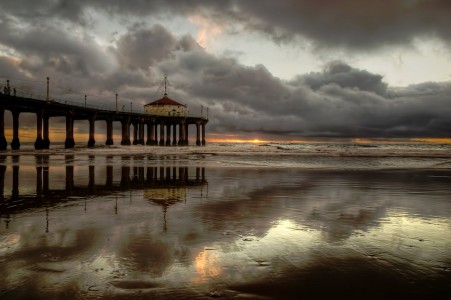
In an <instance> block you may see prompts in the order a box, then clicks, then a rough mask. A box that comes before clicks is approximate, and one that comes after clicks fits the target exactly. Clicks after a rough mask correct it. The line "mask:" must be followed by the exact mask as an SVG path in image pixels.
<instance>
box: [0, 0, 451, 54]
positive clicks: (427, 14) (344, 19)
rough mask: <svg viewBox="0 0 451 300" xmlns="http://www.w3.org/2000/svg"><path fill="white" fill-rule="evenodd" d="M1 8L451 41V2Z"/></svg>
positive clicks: (324, 37)
mask: <svg viewBox="0 0 451 300" xmlns="http://www.w3.org/2000/svg"><path fill="white" fill-rule="evenodd" d="M2 6H3V7H2V8H3V10H4V11H5V13H9V14H13V15H16V16H19V17H23V18H32V19H45V18H48V16H53V17H54V18H57V19H63V20H70V21H72V22H76V23H79V24H86V25H88V26H89V24H92V23H93V22H95V19H93V18H91V17H90V15H89V13H87V11H89V10H90V9H93V10H97V11H99V12H103V13H108V14H110V15H114V16H119V17H123V18H125V19H128V18H133V17H147V16H150V15H153V16H156V15H161V14H163V15H166V16H174V15H183V16H188V15H192V14H202V15H204V16H206V17H208V18H209V19H210V20H211V21H213V22H218V23H220V24H221V25H228V26H229V27H230V30H234V29H232V28H235V25H241V26H242V27H243V28H245V29H247V30H256V31H260V32H263V33H265V34H268V35H270V36H271V37H272V38H273V39H274V40H276V41H279V42H290V41H292V40H293V38H295V37H297V36H303V37H307V38H309V39H311V40H312V41H314V42H315V44H316V45H318V46H321V47H322V46H326V47H345V48H350V49H360V50H371V49H377V48H380V47H384V46H390V45H402V44H410V43H411V42H412V41H413V40H414V39H415V38H416V37H421V36H428V37H430V36H435V37H438V38H441V39H443V40H444V41H445V42H447V43H449V42H450V38H451V33H450V31H449V30H448V28H449V27H450V26H451V2H450V1H447V0H382V1H361V0H343V1H332V0H330V1H328V0H323V1H310V0H296V1H295V0H281V1H272V0H260V1H258V5H257V4H256V2H255V1H238V0H223V1H201V0H173V1H163V0H155V1H141V0H129V1H99V0H90V1H88V0H81V1H65V0H59V1H58V0H57V1H55V0H33V1H31V0H22V1H17V0H15V1H6V2H5V3H4V4H2ZM25 8H26V9H25Z"/></svg>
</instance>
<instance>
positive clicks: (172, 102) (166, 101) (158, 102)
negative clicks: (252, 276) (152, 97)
mask: <svg viewBox="0 0 451 300" xmlns="http://www.w3.org/2000/svg"><path fill="white" fill-rule="evenodd" d="M147 105H179V106H185V105H183V104H180V103H178V102H177V101H175V100H172V99H169V98H168V96H166V95H165V96H163V98H161V99H159V100H156V101H154V102H151V103H149V104H147ZM147 105H146V106H147Z"/></svg>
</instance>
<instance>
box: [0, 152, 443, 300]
mask: <svg viewBox="0 0 451 300" xmlns="http://www.w3.org/2000/svg"><path fill="white" fill-rule="evenodd" d="M52 160H53V161H54V158H53V157H36V163H35V164H34V165H32V166H31V167H30V166H26V165H25V166H23V165H20V159H19V161H18V160H17V159H11V160H10V161H8V162H7V163H5V164H1V163H0V188H1V192H2V193H1V194H0V195H1V196H2V198H1V200H2V202H1V207H0V209H1V211H0V217H1V220H2V222H3V223H4V224H5V226H1V227H0V239H1V244H0V245H1V246H0V298H2V299H17V298H27V299H43V298H46V299H48V298H54V299H57V298H58V299H59V298H78V299H90V298H103V299H130V298H151V299H187V298H188V299H189V298H196V299H199V298H201V299H202V298H204V299H208V298H211V297H218V296H220V297H221V298H224V299H235V298H251V299H268V298H269V299H299V298H307V299H311V298H314V299H315V298H347V299H361V298H366V299H371V298H373V299H374V298H376V299H380V298H394V297H395V298H407V297H410V298H415V297H423V298H424V297H429V298H434V299H437V298H447V296H450V295H451V291H450V289H451V282H450V280H449V272H450V271H451V255H450V254H449V251H448V249H449V247H451V241H450V239H449V236H450V232H451V229H450V228H451V224H450V221H449V220H450V208H451V203H449V194H450V185H449V178H451V177H450V171H437V170H436V171H428V170H419V171H416V172H403V171H358V172H340V171H328V172H325V171H320V172H317V171H305V170H295V169H274V170H269V169H265V170H259V169H251V168H242V169H234V168H222V169H221V168H207V169H205V168H203V167H189V168H187V167H184V166H179V165H177V163H174V164H173V165H170V164H165V165H157V166H154V165H152V166H149V165H146V163H145V160H144V159H142V158H137V157H121V158H113V157H112V158H107V159H106V160H101V159H100V158H98V157H88V158H87V159H86V160H84V161H86V162H87V163H86V164H85V165H83V164H80V163H78V162H80V158H78V157H76V156H75V157H74V156H67V157H64V161H63V162H62V163H55V162H53V164H52ZM207 175H208V183H207ZM23 183H27V184H23ZM24 286H26V287H27V288H26V289H24V288H23V287H24Z"/></svg>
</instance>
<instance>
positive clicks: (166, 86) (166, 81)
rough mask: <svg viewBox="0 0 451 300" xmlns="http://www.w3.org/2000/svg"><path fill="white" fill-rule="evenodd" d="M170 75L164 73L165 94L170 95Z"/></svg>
mask: <svg viewBox="0 0 451 300" xmlns="http://www.w3.org/2000/svg"><path fill="white" fill-rule="evenodd" d="M167 88H168V75H166V74H164V96H165V97H167V96H168V90H167Z"/></svg>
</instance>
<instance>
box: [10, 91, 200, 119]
mask: <svg viewBox="0 0 451 300" xmlns="http://www.w3.org/2000/svg"><path fill="white" fill-rule="evenodd" d="M16 96H17V97H23V98H30V99H35V100H41V101H47V97H46V96H44V95H40V94H34V93H29V92H24V91H17V92H16ZM48 101H50V102H56V103H60V104H65V105H71V106H74V107H78V108H88V109H94V110H100V111H108V112H115V111H117V112H131V113H136V114H145V112H144V107H143V106H138V105H136V107H135V106H133V107H127V106H126V105H123V104H122V103H123V101H122V103H121V105H120V107H117V109H116V106H115V105H108V104H101V105H100V104H92V103H87V102H84V100H80V101H76V100H65V99H61V98H54V97H50V98H49V100H48ZM186 117H192V118H201V119H208V117H207V116H206V115H205V114H204V113H201V114H193V113H190V112H189V111H188V113H187V115H186Z"/></svg>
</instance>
